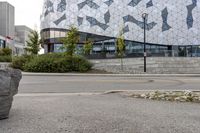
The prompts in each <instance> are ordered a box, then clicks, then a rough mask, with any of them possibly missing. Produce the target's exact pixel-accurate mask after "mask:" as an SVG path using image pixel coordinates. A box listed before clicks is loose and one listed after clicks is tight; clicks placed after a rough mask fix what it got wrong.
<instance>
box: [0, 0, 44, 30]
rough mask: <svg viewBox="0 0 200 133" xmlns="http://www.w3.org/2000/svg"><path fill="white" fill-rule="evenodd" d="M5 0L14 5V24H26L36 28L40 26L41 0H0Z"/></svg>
mask: <svg viewBox="0 0 200 133" xmlns="http://www.w3.org/2000/svg"><path fill="white" fill-rule="evenodd" d="M0 1H7V2H9V3H10V4H12V5H13V6H14V7H15V25H26V26H28V27H30V28H33V29H35V27H36V25H37V29H39V27H40V14H41V12H42V6H43V0H0Z"/></svg>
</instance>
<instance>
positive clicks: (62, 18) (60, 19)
mask: <svg viewBox="0 0 200 133" xmlns="http://www.w3.org/2000/svg"><path fill="white" fill-rule="evenodd" d="M65 19H66V15H65V14H64V15H63V16H62V17H60V18H59V19H58V20H56V21H54V23H55V24H56V25H59V24H60V23H61V22H62V21H64V20H65Z"/></svg>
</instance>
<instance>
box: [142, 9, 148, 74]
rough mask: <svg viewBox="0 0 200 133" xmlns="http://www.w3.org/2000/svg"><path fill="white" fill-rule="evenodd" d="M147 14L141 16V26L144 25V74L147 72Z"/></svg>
mask: <svg viewBox="0 0 200 133" xmlns="http://www.w3.org/2000/svg"><path fill="white" fill-rule="evenodd" d="M147 17H148V14H147V13H143V14H142V18H143V24H144V72H147V67H146V66H147V62H146V60H147V53H146V22H147Z"/></svg>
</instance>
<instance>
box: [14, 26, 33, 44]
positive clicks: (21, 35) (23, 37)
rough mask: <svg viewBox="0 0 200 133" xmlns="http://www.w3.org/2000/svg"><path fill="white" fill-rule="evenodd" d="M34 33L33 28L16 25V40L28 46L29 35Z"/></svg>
mask: <svg viewBox="0 0 200 133" xmlns="http://www.w3.org/2000/svg"><path fill="white" fill-rule="evenodd" d="M31 31H32V29H31V28H29V27H27V26H25V25H16V26H15V40H16V41H17V42H20V43H22V44H24V46H26V41H28V40H29V37H28V36H29V34H30V32H31Z"/></svg>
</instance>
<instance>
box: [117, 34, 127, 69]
mask: <svg viewBox="0 0 200 133" xmlns="http://www.w3.org/2000/svg"><path fill="white" fill-rule="evenodd" d="M125 48H126V45H125V41H124V36H123V33H122V31H121V32H120V34H119V36H118V37H117V55H118V56H119V57H120V59H121V69H123V60H122V59H123V56H124V54H125Z"/></svg>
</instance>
